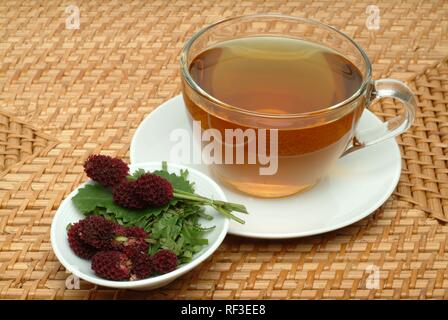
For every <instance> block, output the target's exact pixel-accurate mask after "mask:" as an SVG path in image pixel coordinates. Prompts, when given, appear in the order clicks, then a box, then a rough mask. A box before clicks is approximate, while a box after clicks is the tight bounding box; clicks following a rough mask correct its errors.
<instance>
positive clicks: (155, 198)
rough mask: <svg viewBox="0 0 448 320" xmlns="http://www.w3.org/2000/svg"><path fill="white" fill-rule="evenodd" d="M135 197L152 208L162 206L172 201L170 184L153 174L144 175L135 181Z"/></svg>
mask: <svg viewBox="0 0 448 320" xmlns="http://www.w3.org/2000/svg"><path fill="white" fill-rule="evenodd" d="M135 184H136V187H135V191H136V193H137V195H138V196H139V197H140V198H141V199H142V200H143V201H145V202H146V203H147V204H148V205H150V206H152V207H160V206H163V205H165V204H167V203H169V202H170V201H171V199H173V191H174V190H173V186H172V185H171V183H170V182H169V181H168V180H166V179H165V178H162V177H160V176H158V175H155V174H153V173H145V174H144V175H142V176H141V177H139V178H138V179H137V180H136V181H135Z"/></svg>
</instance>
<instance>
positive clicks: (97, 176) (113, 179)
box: [84, 154, 129, 187]
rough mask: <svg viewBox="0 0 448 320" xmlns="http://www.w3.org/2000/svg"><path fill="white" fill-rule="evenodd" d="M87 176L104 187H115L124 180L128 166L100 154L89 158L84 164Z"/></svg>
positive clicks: (119, 160) (118, 160)
mask: <svg viewBox="0 0 448 320" xmlns="http://www.w3.org/2000/svg"><path fill="white" fill-rule="evenodd" d="M84 171H85V173H86V174H87V176H88V177H89V178H90V179H92V180H94V181H96V182H98V183H100V184H101V185H103V186H105V187H115V186H117V185H119V184H120V183H121V182H122V181H124V180H125V179H126V176H127V175H128V173H129V166H128V165H127V164H126V163H125V162H123V161H122V160H121V159H118V158H112V157H110V156H106V155H102V154H93V155H91V156H89V157H88V158H87V160H86V162H85V163H84Z"/></svg>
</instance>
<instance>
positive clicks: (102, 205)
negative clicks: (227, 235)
mask: <svg viewBox="0 0 448 320" xmlns="http://www.w3.org/2000/svg"><path fill="white" fill-rule="evenodd" d="M143 174H145V171H144V170H143V169H138V170H136V171H135V172H134V173H133V174H132V175H129V176H127V179H128V180H136V179H138V178H139V177H140V176H141V175H143ZM153 174H156V175H159V176H161V177H163V178H165V179H166V180H168V181H169V182H170V183H171V185H172V186H173V189H174V192H173V195H174V197H173V199H172V200H171V201H170V202H169V203H168V204H166V205H164V206H161V207H148V208H145V209H140V210H136V209H129V208H124V207H122V206H119V205H118V204H116V203H115V202H114V200H113V195H112V190H111V189H110V188H108V187H104V186H102V185H101V184H99V183H91V184H87V185H85V186H84V187H83V188H80V189H79V190H78V193H77V194H76V195H75V196H74V197H73V198H72V201H73V203H74V205H75V206H76V207H77V209H78V210H79V211H81V212H82V213H83V214H85V215H102V216H105V217H107V218H109V219H111V220H113V221H115V222H117V223H119V224H121V225H124V226H139V227H142V228H144V229H145V231H146V232H148V233H149V234H150V239H149V240H148V242H149V243H150V246H149V252H148V253H149V254H150V255H152V254H154V253H155V252H157V251H159V250H160V249H168V250H171V251H173V252H174V253H175V254H176V255H177V256H178V258H179V261H180V263H185V262H188V261H190V260H191V258H192V256H193V255H194V254H195V253H197V252H199V251H200V250H202V248H203V246H204V245H206V244H207V243H208V240H207V238H206V237H205V234H206V233H207V232H210V231H211V230H213V228H214V227H211V228H204V227H203V226H202V225H201V224H200V219H206V220H211V219H212V216H210V215H208V214H207V213H206V212H205V210H204V206H205V205H208V206H211V207H212V208H214V209H215V210H216V211H218V212H219V213H221V214H223V215H225V216H227V217H229V218H230V219H233V220H235V221H237V222H240V223H244V221H243V220H242V219H240V218H239V217H237V216H235V215H234V214H233V213H232V211H236V212H241V213H245V214H246V213H247V210H246V208H245V207H244V206H243V205H240V204H236V203H230V202H225V201H221V200H214V199H209V198H206V197H203V196H200V195H198V194H195V192H194V184H193V183H192V182H190V181H189V180H188V170H181V171H180V174H175V173H170V172H169V171H168V168H167V164H166V163H165V162H164V163H163V164H162V169H161V170H157V171H154V172H153Z"/></svg>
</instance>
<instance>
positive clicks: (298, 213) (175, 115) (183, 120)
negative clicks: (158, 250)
mask: <svg viewBox="0 0 448 320" xmlns="http://www.w3.org/2000/svg"><path fill="white" fill-rule="evenodd" d="M379 123H380V120H379V119H378V118H376V116H375V115H374V114H372V113H371V112H370V111H368V110H365V111H364V113H363V115H362V117H361V120H360V123H359V127H360V129H366V128H370V127H374V126H376V125H378V124H379ZM176 128H183V129H186V130H189V131H190V130H191V129H190V125H189V119H188V115H187V113H186V110H185V105H184V102H183V99H182V97H181V96H177V97H174V98H172V99H170V100H168V101H166V102H165V103H163V104H162V105H161V106H160V107H158V108H157V109H156V110H154V111H153V112H151V114H150V115H149V116H148V117H146V118H145V119H144V120H143V122H142V123H141V124H140V126H139V127H138V128H137V130H136V132H135V134H134V137H133V138H132V142H131V150H130V156H131V163H133V164H134V163H138V162H148V161H162V160H166V161H170V159H169V155H170V148H171V147H172V146H173V145H175V144H176V143H177V142H176V141H170V139H169V136H170V133H171V131H172V130H174V129H176ZM185 165H188V166H190V167H193V168H195V169H198V170H199V171H202V172H204V173H205V174H207V175H210V173H209V171H208V168H207V166H206V165H204V164H202V165H197V164H191V163H185ZM400 171H401V156H400V150H399V148H398V145H397V143H396V141H395V140H393V139H391V140H388V141H385V142H383V143H380V144H377V145H374V146H372V147H368V148H365V149H363V150H360V151H356V152H353V153H351V154H349V155H347V156H345V157H343V158H341V159H339V160H338V161H337V163H336V165H335V167H334V168H333V170H332V171H331V173H330V174H329V176H327V177H326V178H325V179H323V180H322V181H321V182H320V183H319V184H318V185H316V186H315V187H314V188H312V189H311V190H309V191H307V192H304V193H302V194H298V195H294V196H290V197H286V198H279V199H261V198H255V197H251V196H246V195H243V194H240V193H237V192H234V191H232V190H230V189H229V188H226V187H225V186H223V185H220V186H221V187H222V189H223V190H224V192H225V194H226V196H227V198H228V201H232V202H238V203H242V204H244V205H246V207H247V209H248V211H249V213H250V214H249V215H244V216H243V217H242V218H244V220H245V221H246V224H244V225H240V224H238V223H235V222H233V221H232V222H231V223H230V228H229V233H231V234H234V235H239V236H245V237H253V238H269V239H282V238H293V237H304V236H310V235H315V234H319V233H323V232H328V231H332V230H335V229H339V228H342V227H345V226H347V225H350V224H352V223H354V222H356V221H359V220H361V219H362V218H364V217H366V216H368V215H369V214H370V213H372V212H373V211H375V210H376V209H377V208H378V207H380V206H381V204H383V203H384V202H385V201H386V200H387V198H389V196H390V195H391V194H392V192H393V190H394V189H395V187H396V185H397V183H398V180H399V177H400ZM218 183H219V182H218Z"/></svg>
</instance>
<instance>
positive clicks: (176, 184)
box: [153, 169, 194, 193]
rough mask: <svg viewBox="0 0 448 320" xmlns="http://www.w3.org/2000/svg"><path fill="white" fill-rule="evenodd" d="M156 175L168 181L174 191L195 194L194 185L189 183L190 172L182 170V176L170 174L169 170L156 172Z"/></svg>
mask: <svg viewBox="0 0 448 320" xmlns="http://www.w3.org/2000/svg"><path fill="white" fill-rule="evenodd" d="M153 173H154V174H156V175H158V176H160V177H162V178H165V179H166V180H168V181H169V182H170V183H171V185H172V186H173V188H174V189H176V190H181V191H185V192H189V193H194V183H192V182H190V181H188V179H187V177H188V170H181V171H180V175H177V174H175V173H169V172H168V171H167V170H163V169H162V170H156V171H154V172H153Z"/></svg>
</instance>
